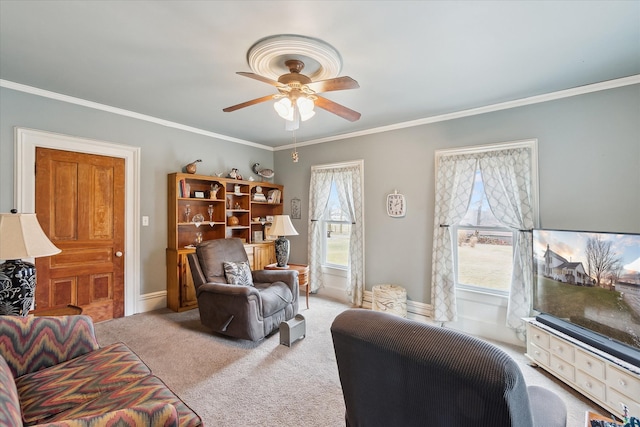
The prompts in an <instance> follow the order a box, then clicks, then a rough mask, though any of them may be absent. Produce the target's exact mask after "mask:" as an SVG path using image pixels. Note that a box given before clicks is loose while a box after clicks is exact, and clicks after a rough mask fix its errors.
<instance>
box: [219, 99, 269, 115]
mask: <svg viewBox="0 0 640 427" xmlns="http://www.w3.org/2000/svg"><path fill="white" fill-rule="evenodd" d="M274 96H275V95H267V96H263V97H262V98H256V99H252V100H251V101H247V102H243V103H242V104H237V105H232V106H231V107H227V108H223V109H222V111H224V112H225V113H230V112H232V111H236V110H239V109H241V108H244V107H250V106H252V105H255V104H260V103H261V102H266V101H270V100H272V99H273V97H274Z"/></svg>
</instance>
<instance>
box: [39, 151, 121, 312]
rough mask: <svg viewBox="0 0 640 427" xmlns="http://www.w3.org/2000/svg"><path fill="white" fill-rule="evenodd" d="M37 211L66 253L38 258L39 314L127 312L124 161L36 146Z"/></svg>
mask: <svg viewBox="0 0 640 427" xmlns="http://www.w3.org/2000/svg"><path fill="white" fill-rule="evenodd" d="M36 214H37V216H38V220H39V222H40V225H41V226H42V229H43V230H44V232H45V234H47V236H48V237H49V239H50V240H51V241H52V242H53V244H54V245H56V246H57V247H58V248H60V249H62V253H61V254H58V255H55V256H51V257H42V258H38V259H36V269H37V271H38V285H37V287H36V295H35V303H36V307H35V313H36V314H37V313H38V310H42V309H52V308H59V307H64V306H67V305H70V304H71V305H75V306H79V307H81V308H82V309H83V314H86V315H89V316H91V317H92V318H93V320H94V322H100V321H103V320H110V319H113V318H117V317H122V316H123V315H124V260H123V255H124V253H123V250H124V159H121V158H118V157H108V156H98V155H95V154H85V153H77V152H72V151H62V150H52V149H50V148H42V147H37V148H36Z"/></svg>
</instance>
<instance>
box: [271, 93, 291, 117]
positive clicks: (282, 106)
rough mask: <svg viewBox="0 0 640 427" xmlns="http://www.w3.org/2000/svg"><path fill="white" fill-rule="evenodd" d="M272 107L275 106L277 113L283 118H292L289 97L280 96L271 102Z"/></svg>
mask: <svg viewBox="0 0 640 427" xmlns="http://www.w3.org/2000/svg"><path fill="white" fill-rule="evenodd" d="M273 108H275V110H276V112H277V113H278V115H279V116H280V117H282V118H283V119H285V120H289V121H291V120H293V105H292V104H291V100H290V99H289V98H282V99H280V100H279V101H276V102H275V103H274V104H273Z"/></svg>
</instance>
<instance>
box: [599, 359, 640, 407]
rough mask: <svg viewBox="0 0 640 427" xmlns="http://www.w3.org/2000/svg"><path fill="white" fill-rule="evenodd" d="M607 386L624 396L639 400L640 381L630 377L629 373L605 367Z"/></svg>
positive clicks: (610, 366) (613, 367)
mask: <svg viewBox="0 0 640 427" xmlns="http://www.w3.org/2000/svg"><path fill="white" fill-rule="evenodd" d="M607 385H608V386H609V387H611V388H612V389H615V390H616V391H618V392H620V393H622V394H623V395H625V396H629V397H633V398H634V399H635V400H636V401H638V400H640V397H638V396H640V379H639V378H637V377H634V376H632V374H631V373H629V372H626V371H623V370H621V369H618V368H616V367H615V366H612V365H608V366H607Z"/></svg>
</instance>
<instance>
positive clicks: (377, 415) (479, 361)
mask: <svg viewBox="0 0 640 427" xmlns="http://www.w3.org/2000/svg"><path fill="white" fill-rule="evenodd" d="M331 334H332V336H333V345H334V349H335V353H336V360H337V363H338V372H339V374H340V382H341V384H342V391H343V394H344V401H345V405H346V415H345V418H346V424H347V426H359V427H366V426H372V427H374V426H403V427H411V426H425V425H428V426H433V427H451V426H456V427H465V426H474V427H475V426H491V427H506V426H514V427H532V426H538V427H564V426H565V425H566V417H567V413H566V407H565V404H564V402H563V401H562V400H560V398H559V397H558V396H557V395H555V394H554V393H552V392H550V391H548V390H546V389H544V388H541V387H535V386H530V387H527V386H526V384H525V382H524V378H523V376H522V372H521V371H520V369H519V367H518V365H517V364H516V362H515V361H514V360H513V359H512V358H511V357H510V356H509V355H507V354H506V353H505V352H503V351H502V350H500V349H499V348H497V347H496V346H494V345H492V344H489V343H487V342H485V341H482V340H479V339H477V338H474V337H471V336H468V335H465V334H463V333H460V332H456V331H453V330H451V329H446V328H440V327H436V326H431V325H427V324H425V323H420V322H416V321H412V320H407V319H403V318H401V317H397V316H394V315H391V314H386V313H381V312H375V311H370V310H364V309H351V310H347V311H345V312H343V313H341V314H340V315H338V316H337V317H336V319H335V320H334V322H333V325H332V326H331Z"/></svg>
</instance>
